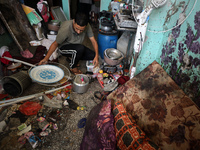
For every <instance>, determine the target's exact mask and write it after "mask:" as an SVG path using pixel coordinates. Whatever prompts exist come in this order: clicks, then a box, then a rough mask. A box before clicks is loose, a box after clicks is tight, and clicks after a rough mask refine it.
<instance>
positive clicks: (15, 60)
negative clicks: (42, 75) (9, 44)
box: [2, 56, 36, 67]
mask: <svg viewBox="0 0 200 150" xmlns="http://www.w3.org/2000/svg"><path fill="white" fill-rule="evenodd" d="M2 58H5V59H7V60H10V61H14V62H19V63H22V64H24V65H27V66H30V67H36V65H33V64H30V63H27V62H24V61H21V60H18V59H14V58H9V57H6V56H4V57H2Z"/></svg>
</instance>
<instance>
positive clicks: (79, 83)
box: [72, 74, 89, 93]
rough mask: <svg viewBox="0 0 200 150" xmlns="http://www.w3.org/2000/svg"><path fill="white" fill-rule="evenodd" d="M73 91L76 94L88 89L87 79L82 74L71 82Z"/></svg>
mask: <svg viewBox="0 0 200 150" xmlns="http://www.w3.org/2000/svg"><path fill="white" fill-rule="evenodd" d="M72 88H73V90H74V91H75V92H76V93H85V92H87V90H88V88H89V78H88V76H87V75H84V74H77V75H76V76H75V78H74V80H73V86H72Z"/></svg>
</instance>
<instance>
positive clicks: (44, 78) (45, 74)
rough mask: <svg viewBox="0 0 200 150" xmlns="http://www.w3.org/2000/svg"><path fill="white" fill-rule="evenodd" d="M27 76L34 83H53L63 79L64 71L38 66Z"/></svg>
mask: <svg viewBox="0 0 200 150" xmlns="http://www.w3.org/2000/svg"><path fill="white" fill-rule="evenodd" d="M29 76H30V77H31V79H33V80H34V81H36V82H40V83H55V82H58V81H60V80H61V79H62V78H63V77H64V71H63V70H62V69H61V68H59V67H57V66H53V65H40V66H37V67H34V68H32V69H31V71H30V72H29Z"/></svg>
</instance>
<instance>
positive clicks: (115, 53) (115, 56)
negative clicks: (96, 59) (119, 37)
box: [104, 48, 124, 66]
mask: <svg viewBox="0 0 200 150" xmlns="http://www.w3.org/2000/svg"><path fill="white" fill-rule="evenodd" d="M123 58H124V55H123V53H122V52H120V51H119V50H117V49H114V48H108V49H106V50H105V51H104V61H105V62H106V63H107V64H108V65H111V66H115V65H118V64H119V63H120V62H121V61H122V59H123Z"/></svg>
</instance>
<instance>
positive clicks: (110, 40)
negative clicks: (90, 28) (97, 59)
mask: <svg viewBox="0 0 200 150" xmlns="http://www.w3.org/2000/svg"><path fill="white" fill-rule="evenodd" d="M117 40H118V35H117V34H114V35H106V34H101V33H98V39H97V42H98V49H99V55H100V56H101V58H102V59H104V51H105V50H106V49H108V48H117Z"/></svg>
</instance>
